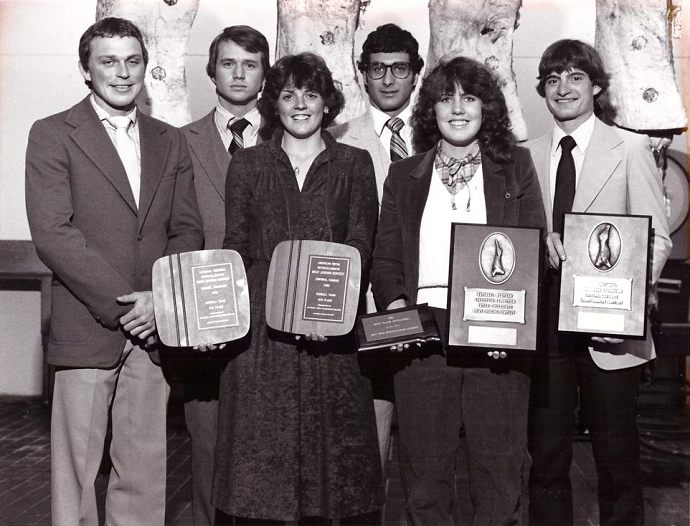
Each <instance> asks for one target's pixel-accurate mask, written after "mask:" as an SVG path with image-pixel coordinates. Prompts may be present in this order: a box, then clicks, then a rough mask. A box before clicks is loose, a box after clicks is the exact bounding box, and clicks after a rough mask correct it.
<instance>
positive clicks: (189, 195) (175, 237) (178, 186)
mask: <svg viewBox="0 0 690 526" xmlns="http://www.w3.org/2000/svg"><path fill="white" fill-rule="evenodd" d="M177 133H178V137H179V158H178V167H177V176H176V178H175V192H174V194H173V203H172V211H171V216H170V226H169V229H168V246H167V249H166V251H165V253H166V255H169V254H178V253H180V252H188V251H191V250H199V249H202V248H203V246H204V227H203V224H202V221H201V214H200V213H199V205H198V203H197V199H196V191H195V189H194V172H193V168H192V159H191V156H190V155H189V148H188V147H187V141H186V140H185V138H184V136H183V135H182V133H181V132H179V131H178V132H177Z"/></svg>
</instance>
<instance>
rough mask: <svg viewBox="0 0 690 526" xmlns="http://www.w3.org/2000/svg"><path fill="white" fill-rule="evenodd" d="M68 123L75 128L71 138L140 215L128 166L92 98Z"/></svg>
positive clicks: (79, 106) (71, 113)
mask: <svg viewBox="0 0 690 526" xmlns="http://www.w3.org/2000/svg"><path fill="white" fill-rule="evenodd" d="M66 121H67V123H68V124H70V125H72V126H74V127H75V128H74V131H73V132H72V134H71V136H72V139H73V140H74V142H75V143H76V144H77V146H78V147H79V148H80V149H81V150H82V151H83V152H84V154H85V155H86V156H87V157H88V158H89V160H90V161H91V162H92V163H93V164H95V165H96V167H98V169H99V170H100V171H101V173H102V174H103V175H104V176H105V177H106V178H107V179H108V180H109V181H110V182H111V184H112V185H113V186H114V187H115V189H116V190H117V192H118V193H119V194H120V195H121V196H122V199H124V200H125V202H126V203H127V205H128V206H129V207H130V208H131V209H132V212H134V214H136V213H137V205H136V202H135V201H134V194H133V193H132V187H131V186H130V184H129V179H127V172H125V167H124V166H123V165H122V161H121V160H120V156H119V155H118V154H117V149H116V148H115V145H114V144H113V141H112V140H111V139H110V137H109V136H108V132H107V131H106V130H105V128H104V127H103V123H102V122H101V121H100V119H99V118H98V115H97V114H96V111H95V110H94V109H93V107H92V106H91V101H90V99H89V97H86V98H85V99H84V100H82V101H81V102H80V103H79V104H77V105H76V106H74V108H73V110H72V111H71V112H70V113H69V114H68V116H67V118H66Z"/></svg>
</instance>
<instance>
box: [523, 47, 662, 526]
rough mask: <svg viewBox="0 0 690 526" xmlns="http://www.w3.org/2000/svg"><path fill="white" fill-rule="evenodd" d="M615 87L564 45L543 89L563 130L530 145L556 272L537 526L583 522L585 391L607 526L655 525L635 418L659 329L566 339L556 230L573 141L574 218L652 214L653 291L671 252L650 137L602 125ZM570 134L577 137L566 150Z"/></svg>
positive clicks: (556, 50)
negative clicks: (578, 443) (579, 502)
mask: <svg viewBox="0 0 690 526" xmlns="http://www.w3.org/2000/svg"><path fill="white" fill-rule="evenodd" d="M608 85H609V77H608V74H607V73H606V71H605V69H604V66H603V63H602V61H601V58H600V57H599V55H598V53H597V52H596V50H594V48H592V47H591V46H590V45H588V44H585V43H583V42H580V41H577V40H559V41H558V42H555V43H554V44H552V45H551V46H549V47H548V48H547V49H546V51H545V52H544V54H543V55H542V57H541V61H540V64H539V84H538V86H537V91H538V92H539V94H540V95H541V96H542V97H544V99H545V101H546V106H547V108H548V109H549V111H550V112H551V114H552V115H553V117H554V127H553V130H552V131H551V132H549V133H548V134H546V135H545V136H543V137H541V138H539V139H536V140H535V141H533V142H531V143H528V145H527V146H528V147H529V148H530V150H531V153H532V158H533V160H534V164H535V166H536V168H537V173H538V175H539V180H540V184H541V190H542V197H543V201H544V206H545V209H546V217H547V222H548V230H549V236H548V240H547V241H548V249H549V259H550V263H551V267H552V268H551V271H550V274H549V275H548V276H547V278H546V287H545V288H546V291H545V292H546V293H545V296H546V297H548V301H547V303H546V304H545V305H544V307H545V311H546V312H545V317H546V320H545V325H546V328H547V335H546V340H547V342H548V360H547V364H546V372H545V374H544V375H543V376H541V375H539V374H535V377H533V383H532V394H533V400H532V407H531V415H530V416H531V422H530V453H531V455H532V459H533V463H532V468H531V473H530V524H531V525H532V526H537V525H541V526H560V525H568V526H570V525H572V524H573V502H572V492H571V485H570V478H569V470H570V464H571V460H572V441H573V434H574V431H575V410H576V405H577V400H578V388H579V393H580V399H581V403H582V407H583V409H584V411H585V418H586V420H587V423H588V426H589V429H590V432H591V439H592V448H593V451H594V458H595V462H596V467H597V474H598V484H599V487H598V495H599V514H600V524H601V525H602V526H612V525H625V526H635V525H641V524H642V522H643V518H644V509H643V499H642V480H641V472H640V451H639V447H640V446H639V439H638V431H637V422H636V417H637V397H638V393H639V382H640V374H641V371H642V367H643V364H644V363H645V362H647V361H648V360H651V359H653V358H654V357H655V353H654V344H653V342H652V339H651V334H650V331H649V330H648V331H647V339H646V341H639V340H638V341H633V340H627V341H626V340H623V339H620V338H602V337H591V338H590V337H588V336H586V335H584V336H579V335H577V336H573V335H565V334H558V333H557V316H558V300H559V298H558V293H559V286H560V279H559V278H558V275H557V269H558V267H559V266H560V263H561V261H564V260H565V259H566V257H569V256H571V255H569V254H566V253H565V251H564V249H563V244H562V243H561V234H562V232H561V233H558V232H554V230H556V231H558V230H559V228H558V223H559V222H560V217H562V216H561V214H554V213H553V208H554V206H553V204H552V203H554V202H556V201H555V197H554V196H555V195H557V193H558V191H557V185H558V184H559V181H558V179H562V178H563V177H562V175H561V174H562V173H564V172H562V171H561V168H559V164H560V163H561V162H565V160H566V159H567V160H569V159H568V157H567V155H568V154H567V149H569V147H568V146H565V148H566V151H565V153H564V150H563V147H562V146H561V144H563V145H566V143H567V142H569V141H570V142H571V145H572V146H574V148H573V149H572V154H571V155H572V166H573V167H574V175H575V181H574V183H575V185H576V186H575V191H574V199H573V201H572V208H571V210H566V211H572V212H582V213H591V214H633V215H648V216H651V218H652V227H653V228H654V241H653V259H652V282H653V283H654V282H656V281H657V280H658V278H659V275H660V274H661V270H662V268H663V266H664V263H665V262H666V258H667V257H668V255H669V253H670V250H671V241H670V238H669V231H668V224H667V219H666V213H665V206H664V199H663V193H662V187H661V178H660V175H659V173H658V171H657V169H656V164H655V161H654V157H653V155H652V152H651V150H650V147H649V142H648V140H647V138H646V137H645V136H644V135H636V134H634V133H631V132H628V131H625V130H622V129H619V128H615V127H613V126H609V125H607V124H604V122H602V120H600V118H603V119H607V120H608V119H609V118H610V108H609V107H608V105H607V103H606V99H605V92H606V89H607V87H608ZM607 111H608V112H609V113H607ZM595 114H596V115H595ZM598 117H599V118H598ZM564 136H570V137H572V141H571V139H565V140H564V142H563V143H561V140H562V138H563V137H564ZM573 141H574V142H573ZM564 156H565V158H566V159H564ZM557 173H558V174H559V175H558V178H557V177H556V175H557ZM571 197H572V196H571ZM555 215H558V216H560V217H555ZM554 224H556V226H554Z"/></svg>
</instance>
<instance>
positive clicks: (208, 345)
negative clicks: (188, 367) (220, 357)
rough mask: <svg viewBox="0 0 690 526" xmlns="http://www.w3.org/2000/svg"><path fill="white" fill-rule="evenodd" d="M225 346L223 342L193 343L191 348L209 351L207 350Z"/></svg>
mask: <svg viewBox="0 0 690 526" xmlns="http://www.w3.org/2000/svg"><path fill="white" fill-rule="evenodd" d="M223 347H225V344H224V343H221V344H215V343H200V344H199V345H195V346H194V347H193V349H194V350H195V351H199V352H209V351H215V350H217V349H222V348H223Z"/></svg>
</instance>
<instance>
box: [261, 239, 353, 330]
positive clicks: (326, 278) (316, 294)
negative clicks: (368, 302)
mask: <svg viewBox="0 0 690 526" xmlns="http://www.w3.org/2000/svg"><path fill="white" fill-rule="evenodd" d="M361 272H362V269H361V260H360V256H359V251H358V250H357V249H356V248H353V247H351V246H348V245H341V244H339V243H329V242H327V241H312V240H293V241H283V242H282V243H279V244H278V246H276V248H275V250H274V251H273V257H272V258H271V266H270V269H269V271H268V284H267V288H266V323H267V324H268V326H269V327H271V328H272V329H276V330H279V331H283V332H289V333H294V334H308V333H311V332H316V333H317V334H323V335H324V336H341V335H343V334H347V333H348V332H350V331H351V330H352V327H353V325H354V322H355V317H356V315H357V305H358V303H359V286H360V279H361Z"/></svg>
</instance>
